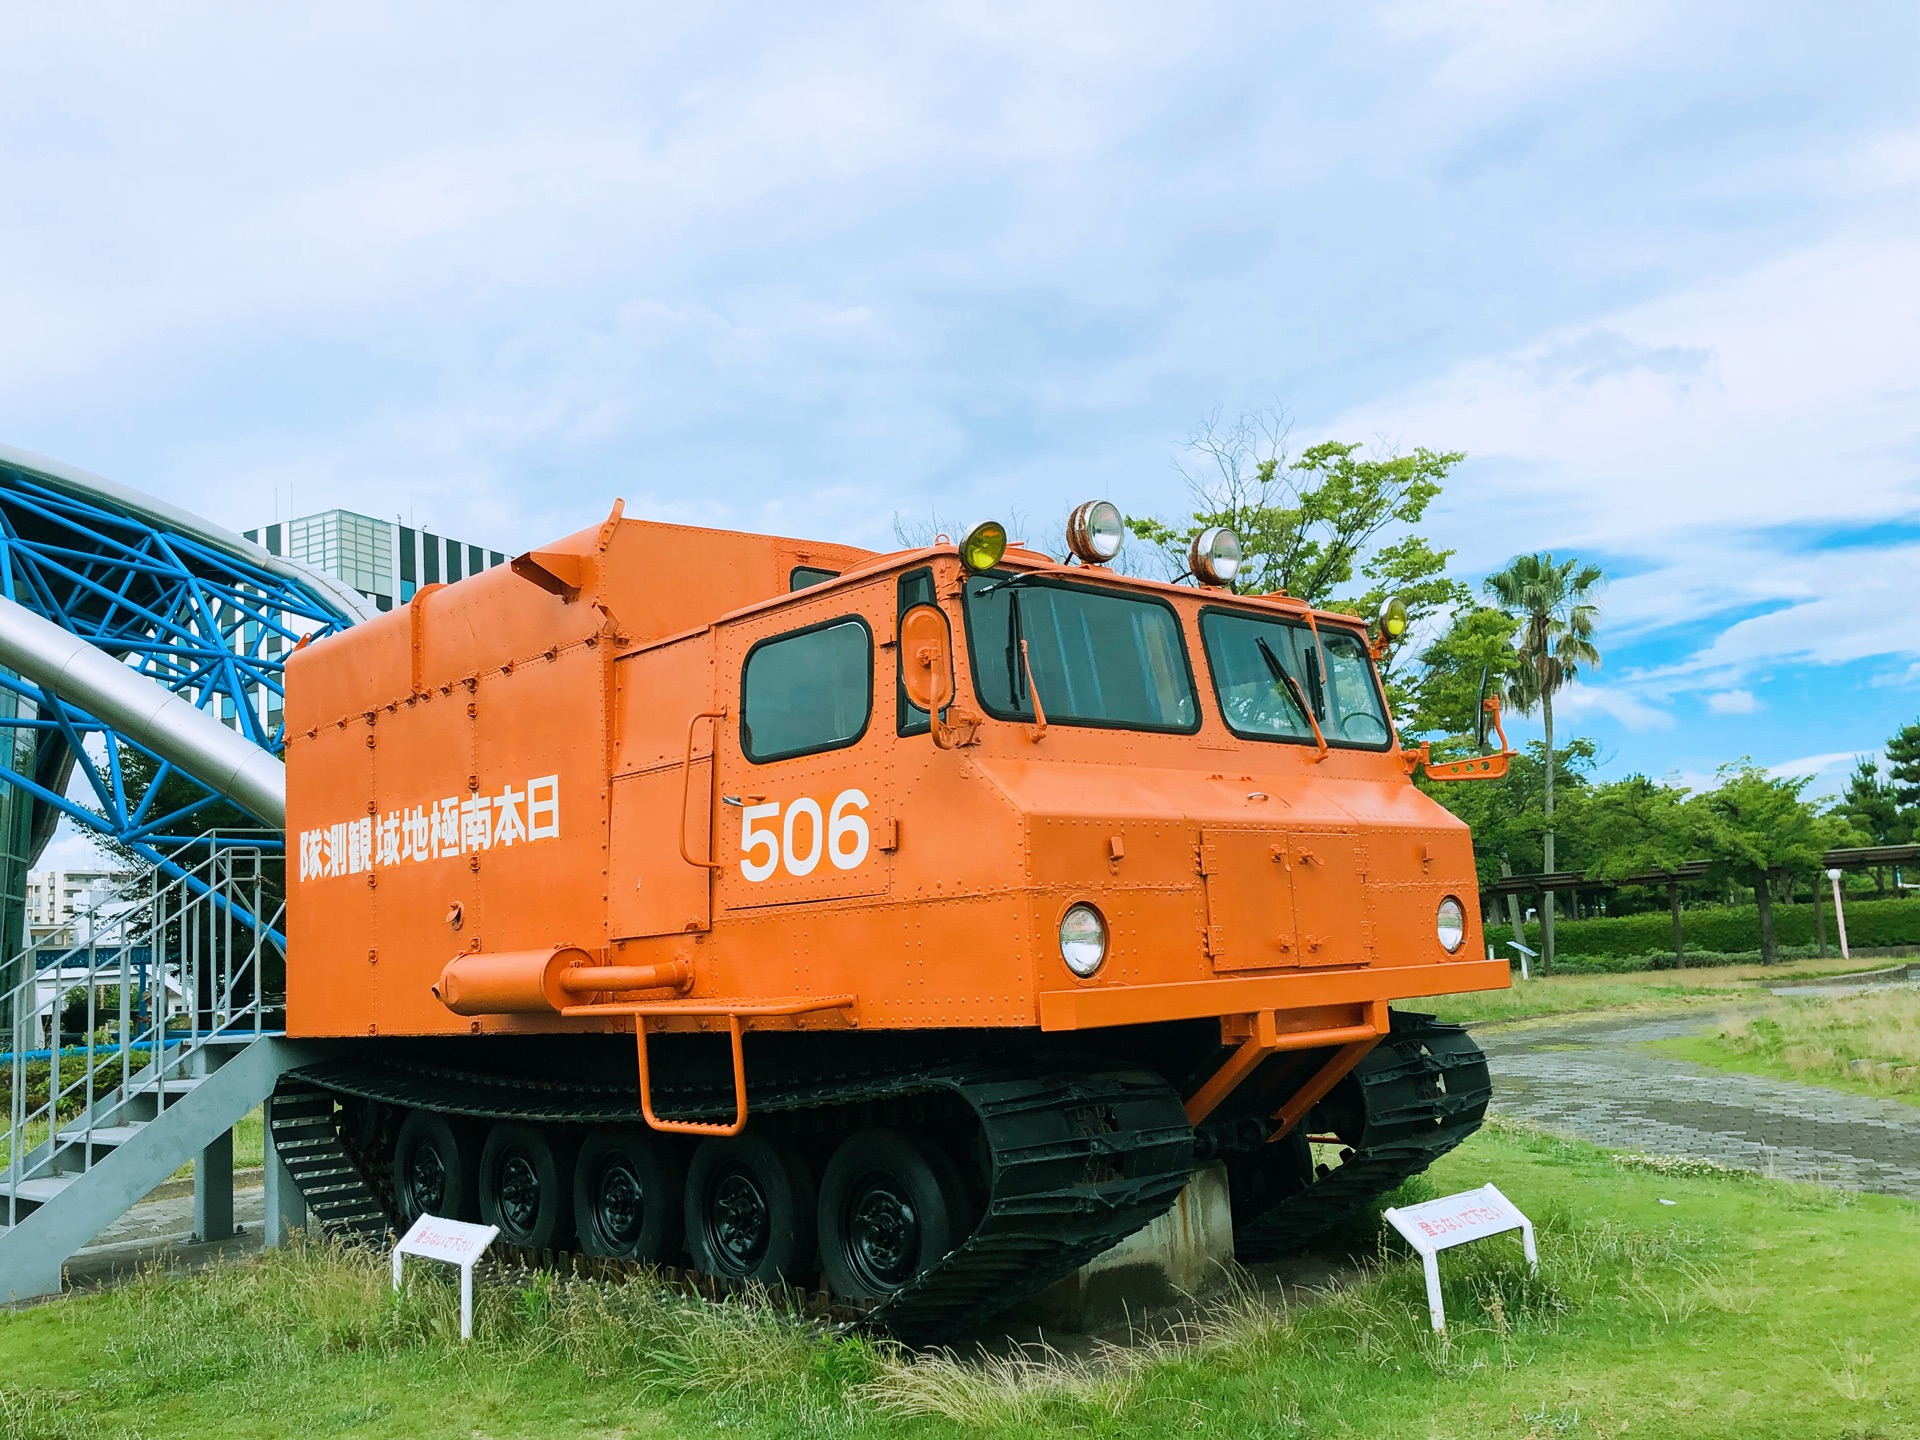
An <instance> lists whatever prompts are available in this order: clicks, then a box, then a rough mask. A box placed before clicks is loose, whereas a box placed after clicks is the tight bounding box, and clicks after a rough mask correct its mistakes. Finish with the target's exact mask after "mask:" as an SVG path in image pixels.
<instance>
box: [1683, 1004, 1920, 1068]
mask: <svg viewBox="0 0 1920 1440" xmlns="http://www.w3.org/2000/svg"><path fill="white" fill-rule="evenodd" d="M1716 1038H1717V1039H1718V1040H1719V1041H1720V1042H1721V1043H1722V1044H1724V1045H1726V1046H1727V1047H1728V1048H1729V1049H1731V1050H1733V1051H1734V1052H1736V1053H1737V1054H1740V1055H1743V1056H1746V1057H1749V1058H1752V1059H1756V1060H1761V1061H1766V1062H1769V1063H1771V1064H1775V1065H1779V1066H1784V1067H1785V1068H1786V1069H1788V1070H1790V1071H1792V1072H1793V1073H1794V1074H1797V1075H1805V1076H1807V1077H1809V1078H1812V1079H1819V1080H1840V1081H1845V1082H1847V1083H1848V1084H1850V1085H1861V1086H1866V1087H1869V1088H1872V1089H1877V1090H1884V1091H1887V1092H1888V1093H1890V1094H1896V1095H1920V987H1904V986H1903V987H1893V986H1889V987H1887V988H1884V989H1874V990H1868V991H1864V992H1862V993H1861V994H1858V995H1834V996H1826V995H1820V996H1809V997H1806V998H1804V999H1800V998H1796V999H1788V1000H1776V1001H1774V1002H1773V1004H1771V1005H1769V1006H1768V1007H1767V1008H1766V1009H1765V1010H1764V1011H1762V1012H1760V1013H1758V1014H1754V1015H1743V1016H1737V1017H1735V1018H1733V1019H1730V1020H1729V1021H1727V1023H1726V1024H1724V1025H1723V1026H1721V1027H1720V1029H1719V1031H1718V1034H1717V1036H1716Z"/></svg>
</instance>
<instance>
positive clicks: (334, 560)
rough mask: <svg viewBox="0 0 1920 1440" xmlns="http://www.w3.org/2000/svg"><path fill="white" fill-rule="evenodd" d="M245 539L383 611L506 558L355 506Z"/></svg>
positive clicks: (304, 518) (268, 527) (261, 530)
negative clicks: (330, 580) (317, 573)
mask: <svg viewBox="0 0 1920 1440" xmlns="http://www.w3.org/2000/svg"><path fill="white" fill-rule="evenodd" d="M247 539H249V540H251V541H253V543H254V544H256V545H259V546H262V547H264V548H265V549H266V550H267V552H268V553H269V554H273V555H285V556H286V557H287V558H288V559H290V560H298V561H301V562H302V563H303V564H307V565H311V566H313V568H314V569H316V570H324V571H326V572H327V574H329V575H331V576H333V577H334V578H335V579H337V580H341V581H344V582H345V583H346V584H348V585H351V586H353V588H354V589H356V590H358V591H359V592H360V593H361V594H362V595H365V596H366V597H367V598H368V599H369V600H371V601H373V603H374V604H376V605H378V606H379V607H380V608H381V609H382V610H391V609H392V608H393V607H394V606H395V605H396V604H398V605H404V604H406V603H407V602H408V601H409V600H411V599H413V596H414V592H415V591H416V590H418V589H419V588H420V587H421V586H422V585H433V584H451V583H452V582H453V581H455V580H464V579H465V578H466V577H467V576H469V575H475V574H478V573H479V572H480V571H482V570H490V569H492V568H493V567H494V566H495V565H504V564H506V562H507V558H508V557H507V556H505V555H503V554H501V553H500V552H499V551H498V550H488V549H486V548H485V547H484V546H480V545H469V544H467V543H466V542H465V541H461V540H449V539H448V538H447V537H446V536H444V535H435V534H434V533H433V532H432V531H430V530H417V529H415V528H413V527H412V526H410V525H402V524H400V523H399V522H397V521H394V520H376V519H374V518H373V517H372V516H371V515H356V514H355V513H354V512H353V511H351V510H323V511H321V512H320V513H319V514H318V515H303V516H301V517H300V518H299V519H298V520H286V521H282V522H280V523H279V524H276V525H263V526H261V527H260V528H259V529H257V530H249V531H247Z"/></svg>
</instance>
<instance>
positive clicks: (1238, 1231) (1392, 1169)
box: [1233, 1010, 1493, 1263]
mask: <svg viewBox="0 0 1920 1440" xmlns="http://www.w3.org/2000/svg"><path fill="white" fill-rule="evenodd" d="M1353 1073H1354V1078H1355V1079H1356V1080H1357V1081H1358V1082H1359V1084H1360V1090H1361V1095H1362V1097H1363V1099H1364V1101H1365V1104H1366V1124H1365V1127H1364V1130H1363V1132H1362V1138H1361V1143H1360V1144H1359V1145H1358V1146H1357V1147H1355V1148H1354V1150H1353V1151H1352V1153H1351V1154H1349V1155H1348V1156H1347V1158H1346V1159H1345V1160H1344V1161H1342V1162H1341V1163H1340V1164H1339V1165H1338V1166H1336V1167H1335V1168H1334V1169H1332V1170H1330V1171H1328V1172H1327V1174H1325V1175H1324V1176H1322V1177H1320V1178H1319V1179H1317V1180H1315V1181H1313V1182H1312V1183H1311V1184H1309V1185H1308V1186H1307V1187H1306V1188H1305V1189H1304V1190H1301V1191H1298V1192H1296V1193H1295V1194H1293V1195H1290V1196H1288V1197H1286V1198H1285V1199H1283V1200H1281V1201H1280V1202H1279V1203H1278V1204H1277V1205H1274V1206H1272V1207H1270V1208H1269V1209H1267V1210H1265V1211H1263V1212H1262V1213H1261V1214H1260V1215H1259V1216H1258V1217H1256V1218H1255V1219H1254V1220H1253V1221H1251V1222H1250V1223H1246V1224H1242V1225H1239V1226H1236V1227H1235V1229H1234V1233H1233V1245H1234V1252H1235V1254H1236V1255H1237V1256H1238V1258H1239V1259H1241V1260H1242V1261H1247V1262H1256V1263H1257V1262H1259V1261H1262V1260H1271V1259H1273V1258H1275V1257H1276V1256H1279V1255H1283V1254H1285V1253H1287V1252H1288V1251H1291V1250H1297V1249H1299V1248H1300V1247H1301V1246H1303V1245H1305V1244H1307V1243H1308V1242H1309V1241H1311V1240H1313V1239H1314V1238H1315V1237H1316V1236H1319V1235H1321V1234H1324V1233H1325V1232H1326V1230H1327V1229H1328V1228H1329V1227H1330V1226H1332V1225H1334V1224H1335V1223H1336V1222H1338V1221H1339V1220H1340V1219H1342V1218H1343V1217H1345V1216H1347V1215H1350V1214H1352V1213H1353V1212H1355V1211H1356V1210H1360V1209H1362V1208H1363V1207H1365V1206H1367V1205H1369V1204H1371V1203H1372V1202H1374V1201H1375V1200H1378V1199H1379V1198H1380V1197H1381V1196H1383V1195H1386V1194H1388V1193H1389V1192H1391V1191H1392V1190H1393V1188H1394V1187H1395V1186H1397V1185H1398V1184H1400V1182H1401V1181H1403V1180H1405V1179H1407V1178H1408V1177H1409V1176H1413V1175H1417V1174H1419V1173H1420V1172H1421V1171H1422V1170H1425V1169H1426V1168H1427V1167H1428V1166H1429V1165H1431V1164H1433V1162H1434V1161H1436V1160H1438V1159H1439V1158H1440V1157H1441V1156H1442V1155H1444V1154H1446V1153H1447V1152H1448V1151H1449V1150H1451V1149H1453V1148H1454V1146H1456V1145H1458V1144H1459V1143H1460V1142H1461V1141H1463V1140H1465V1139H1466V1138H1467V1137H1468V1136H1469V1135H1471V1134H1473V1132H1474V1131H1476V1130H1478V1129H1479V1128H1480V1125H1481V1122H1482V1121H1483V1120H1484V1119H1485V1118H1486V1113H1487V1102H1488V1101H1489V1100H1491V1099H1492V1098H1493V1082H1492V1080H1491V1078H1490V1077H1489V1075H1488V1073H1487V1057H1486V1056H1485V1054H1483V1053H1482V1051H1481V1049H1480V1047H1479V1046H1478V1045H1476V1044H1475V1043H1474V1042H1473V1040H1472V1038H1471V1037H1470V1036H1469V1035H1468V1034H1467V1032H1466V1030H1465V1029H1464V1028H1463V1027H1462V1026H1459V1025H1449V1024H1447V1023H1445V1022H1444V1021H1440V1020H1436V1019H1434V1018H1433V1016H1431V1015H1419V1014H1415V1013H1412V1012H1410V1011H1401V1010H1396V1011H1394V1012H1393V1028H1392V1031H1391V1033H1390V1034H1389V1035H1388V1037H1387V1038H1386V1039H1385V1040H1383V1041H1382V1042H1381V1043H1380V1044H1379V1045H1377V1046H1375V1047H1374V1049H1373V1051H1372V1052H1371V1053H1370V1054H1369V1055H1368V1056H1367V1058H1366V1059H1365V1060H1362V1061H1361V1062H1360V1064H1359V1065H1358V1066H1356V1067H1355V1069H1354V1072H1353Z"/></svg>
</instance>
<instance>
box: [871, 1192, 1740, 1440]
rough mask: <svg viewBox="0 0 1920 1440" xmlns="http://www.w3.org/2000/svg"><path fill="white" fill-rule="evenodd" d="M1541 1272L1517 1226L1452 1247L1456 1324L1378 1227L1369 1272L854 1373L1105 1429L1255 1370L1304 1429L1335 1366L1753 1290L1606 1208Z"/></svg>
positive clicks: (973, 1423) (1380, 1365)
mask: <svg viewBox="0 0 1920 1440" xmlns="http://www.w3.org/2000/svg"><path fill="white" fill-rule="evenodd" d="M1537 1240H1538V1245H1539V1251H1540V1268H1539V1270H1538V1272H1537V1273H1536V1272H1534V1271H1532V1270H1530V1269H1529V1268H1528V1266H1527V1264H1526V1262H1525V1260H1524V1258H1523V1257H1522V1254H1521V1250H1520V1246H1519V1244H1518V1241H1517V1240H1515V1241H1514V1243H1512V1244H1511V1245H1503V1244H1501V1243H1500V1242H1498V1241H1496V1242H1494V1243H1492V1244H1489V1245H1484V1246H1477V1247H1474V1248H1473V1249H1472V1250H1468V1251H1458V1252H1454V1253H1453V1254H1451V1255H1449V1256H1448V1257H1447V1259H1446V1260H1445V1261H1444V1262H1443V1266H1442V1271H1443V1277H1444V1279H1443V1288H1444V1293H1445V1297H1446V1306H1447V1317H1448V1328H1447V1330H1446V1331H1445V1332H1444V1333H1441V1334H1435V1333H1434V1331H1433V1330H1432V1329H1431V1328H1430V1326H1429V1324H1428V1320H1427V1302H1426V1282H1425V1278H1424V1276H1423V1274H1422V1271H1421V1268H1420V1265H1419V1262H1418V1261H1417V1260H1415V1259H1412V1258H1409V1257H1408V1256H1407V1255H1406V1254H1405V1252H1404V1249H1402V1248H1400V1247H1398V1246H1397V1244H1395V1243H1391V1242H1383V1243H1382V1246H1381V1249H1380V1251H1379V1254H1378V1256H1377V1258H1376V1259H1375V1261H1374V1262H1373V1263H1372V1264H1371V1265H1369V1266H1368V1267H1367V1269H1366V1271H1365V1272H1364V1274H1363V1275H1362V1277H1361V1278H1360V1279H1358V1280H1357V1281H1354V1282H1352V1283H1345V1284H1336V1285H1334V1286H1331V1287H1328V1288H1326V1289H1321V1290H1314V1291H1311V1292H1308V1293H1307V1294H1305V1295H1304V1296H1303V1297H1300V1298H1298V1299H1296V1300H1293V1301H1289V1300H1287V1299H1285V1298H1283V1297H1280V1296H1275V1295H1268V1294H1265V1293H1263V1292H1262V1291H1261V1289H1260V1288H1259V1287H1258V1286H1257V1285H1256V1284H1255V1283H1254V1282H1253V1281H1252V1280H1251V1279H1250V1278H1249V1277H1248V1276H1246V1275H1244V1274H1243V1275H1240V1276H1238V1277H1237V1278H1236V1280H1235V1283H1234V1284H1232V1285H1231V1286H1229V1287H1228V1289H1227V1290H1226V1292H1225V1293H1224V1294H1223V1295H1222V1296H1220V1297H1219V1298H1216V1299H1214V1300H1212V1301H1210V1302H1207V1303H1205V1304H1202V1305H1200V1306H1198V1307H1196V1308H1195V1309H1194V1310H1193V1311H1192V1312H1191V1314H1190V1315H1189V1316H1188V1317H1187V1318H1185V1319H1182V1320H1179V1321H1176V1322H1174V1323H1172V1324H1170V1325H1168V1326H1166V1327H1164V1328H1162V1329H1160V1330H1157V1331H1146V1330H1141V1331H1136V1332H1135V1333H1134V1334H1132V1335H1130V1336H1128V1337H1127V1339H1126V1341H1125V1342H1124V1343H1102V1344H1099V1345H1096V1346H1095V1348H1093V1349H1092V1350H1091V1351H1089V1352H1087V1353H1085V1354H1079V1355H1073V1356H1068V1355H1063V1354H1061V1353H1060V1352H1059V1351H1057V1350H1054V1349H1051V1348H1049V1347H1046V1346H1029V1347H1026V1348H1024V1349H1021V1350H1018V1351H1015V1352H1012V1353H1003V1354H990V1353H984V1352H983V1353H980V1354H977V1355H974V1356H971V1357H968V1356H963V1355H961V1354H959V1353H957V1352H954V1351H951V1350H939V1351H933V1352H929V1353H925V1354H912V1353H909V1352H907V1351H903V1350H899V1349H892V1348H887V1349H881V1350H878V1351H876V1353H875V1358H874V1366H875V1369H874V1373H873V1375H872V1376H871V1378H869V1379H867V1380H866V1381H864V1382H862V1383H860V1384H858V1385H857V1386H856V1387H855V1388H856V1391H857V1393H858V1394H859V1395H860V1396H861V1398H862V1399H864V1400H865V1401H866V1402H867V1403H869V1404H872V1405H873V1406H875V1407H877V1408H879V1409H880V1410H882V1411H885V1412H888V1413H891V1414H893V1415H896V1416H901V1417H910V1416H939V1417H942V1418H944V1419H947V1420H950V1421H954V1422H956V1423H958V1424H961V1425H964V1426H968V1427H970V1428H977V1429H981V1430H984V1431H987V1432H989V1433H994V1434H1017V1433H1022V1432H1025V1431H1031V1430H1041V1429H1047V1428H1049V1427H1058V1428H1061V1429H1074V1428H1082V1427H1084V1428H1089V1429H1094V1430H1096V1431H1097V1430H1098V1429H1099V1428H1101V1422H1102V1421H1103V1420H1107V1421H1110V1420H1111V1419H1113V1418H1114V1417H1117V1416H1119V1415H1121V1414H1123V1413H1133V1414H1135V1415H1136V1416H1137V1415H1138V1414H1139V1412H1140V1410H1141V1408H1142V1407H1146V1406H1154V1405H1159V1406H1163V1407H1167V1408H1168V1410H1169V1413H1170V1414H1171V1413H1173V1412H1176V1411H1177V1409H1178V1406H1179V1404H1180V1403H1182V1402H1181V1396H1182V1394H1183V1393H1184V1392H1185V1391H1186V1390H1187V1389H1188V1387H1189V1382H1191V1381H1192V1380H1194V1379H1195V1378H1196V1377H1198V1376H1201V1375H1215V1376H1217V1375H1219V1374H1221V1373H1223V1372H1224V1373H1227V1374H1229V1375H1232V1374H1241V1375H1244V1374H1247V1373H1250V1372H1254V1371H1258V1372H1260V1374H1261V1375H1262V1376H1263V1377H1264V1378H1265V1379H1266V1380H1267V1382H1268V1383H1270V1384H1271V1383H1272V1382H1273V1381H1274V1380H1275V1379H1276V1378H1279V1379H1281V1380H1282V1381H1283V1383H1282V1384H1280V1385H1279V1386H1277V1387H1276V1388H1280V1389H1291V1392H1292V1393H1293V1395H1294V1396H1295V1397H1296V1399H1295V1403H1294V1406H1293V1408H1292V1410H1291V1412H1290V1413H1291V1416H1292V1421H1291V1423H1292V1424H1293V1425H1294V1426H1295V1427H1296V1428H1298V1429H1300V1430H1301V1431H1302V1433H1304V1430H1305V1426H1304V1422H1302V1421H1301V1419H1300V1412H1299V1406H1298V1399H1299V1397H1302V1396H1306V1395H1310V1394H1311V1393H1313V1392H1314V1389H1315V1387H1319V1386H1324V1385H1325V1384H1326V1383H1327V1381H1328V1378H1329V1376H1330V1375H1332V1374H1334V1373H1335V1372H1336V1371H1337V1370H1338V1369H1339V1368H1341V1367H1347V1366H1358V1367H1361V1368H1362V1369H1372V1370H1378V1369H1386V1370H1389V1371H1399V1370H1422V1371H1426V1372H1429V1373H1432V1374H1434V1375H1436V1376H1440V1377H1458V1376H1461V1375H1466V1374H1470V1373H1472V1372H1473V1371H1475V1370H1477V1369H1479V1368H1481V1367H1484V1366H1487V1365H1489V1364H1493V1365H1498V1366H1501V1367H1503V1368H1511V1367H1512V1366H1513V1365H1514V1364H1516V1363H1518V1360H1517V1358H1516V1352H1515V1350H1514V1348H1513V1347H1514V1346H1515V1344H1516V1343H1519V1342H1522V1341H1524V1340H1525V1339H1526V1338H1528V1337H1533V1336H1541V1335H1546V1334H1551V1333H1553V1332H1555V1331H1557V1330H1559V1329H1560V1328H1561V1327H1562V1325H1563V1324H1564V1323H1565V1322H1566V1320H1567V1318H1568V1317H1569V1316H1571V1315H1573V1314H1575V1313H1576V1312H1579V1311H1581V1310H1585V1309H1588V1308H1590V1307H1593V1306H1595V1305H1598V1304H1601V1303H1602V1302H1611V1301H1614V1300H1616V1299H1623V1298H1624V1299H1626V1300H1628V1301H1630V1302H1631V1303H1633V1304H1634V1305H1635V1307H1636V1308H1643V1307H1644V1306H1645V1305H1646V1304H1647V1303H1648V1301H1647V1297H1649V1296H1651V1297H1653V1298H1654V1301H1655V1302H1656V1305H1655V1308H1656V1312H1657V1313H1663V1314H1664V1315H1666V1316H1667V1317H1669V1318H1682V1317H1685V1316H1688V1315H1691V1314H1693V1313H1696V1312H1697V1310H1698V1309H1699V1307H1700V1306H1702V1305H1711V1306H1713V1307H1714V1308H1723V1307H1726V1306H1738V1305H1740V1304H1742V1303H1746V1302H1745V1301H1744V1299H1743V1295H1742V1291H1741V1288H1740V1287H1738V1286H1737V1285H1729V1284H1728V1283H1727V1282H1726V1281H1725V1280H1724V1279H1723V1277H1721V1275H1720V1274H1719V1272H1718V1271H1717V1270H1716V1269H1714V1268H1713V1267H1711V1266H1709V1265H1705V1264H1702V1263H1701V1262H1699V1261H1698V1260H1695V1259H1690V1258H1689V1255H1690V1253H1691V1252H1692V1251H1693V1250H1694V1249H1695V1248H1696V1247H1697V1245H1698V1239H1697V1237H1694V1236H1690V1235H1688V1234H1686V1233H1684V1232H1682V1231H1679V1230H1666V1231H1662V1232H1659V1233H1655V1234H1646V1233H1641V1232H1637V1231H1633V1230H1629V1229H1624V1228H1622V1227H1619V1226H1617V1225H1614V1224H1611V1223H1608V1222H1591V1223H1582V1224H1573V1223H1571V1222H1569V1221H1568V1220H1567V1219H1565V1218H1564V1217H1563V1216H1558V1215H1554V1216H1549V1217H1548V1218H1546V1219H1545V1220H1544V1221H1543V1222H1542V1223H1541V1224H1540V1225H1539V1226H1538V1227H1537Z"/></svg>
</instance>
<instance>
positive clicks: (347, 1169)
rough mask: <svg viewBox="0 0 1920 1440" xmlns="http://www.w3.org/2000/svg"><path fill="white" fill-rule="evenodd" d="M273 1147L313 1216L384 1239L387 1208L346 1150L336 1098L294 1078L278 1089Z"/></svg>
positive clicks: (335, 1228)
mask: <svg viewBox="0 0 1920 1440" xmlns="http://www.w3.org/2000/svg"><path fill="white" fill-rule="evenodd" d="M271 1113H272V1116H273V1121H272V1124H273V1148H274V1149H275V1150H276V1151H278V1152H279V1155H280V1159H281V1160H282V1161H283V1162H284V1163H285V1164H286V1167H287V1171H288V1173H289V1174H291V1175H292V1176H293V1183H294V1184H296V1185H298V1186H299V1187H300V1194H301V1197H302V1198H303V1199H304V1200H305V1201H306V1202H307V1209H309V1210H311V1211H312V1212H313V1214H314V1218H315V1219H317V1220H319V1222H320V1223H321V1224H322V1225H323V1226H325V1227H326V1228H327V1230H328V1231H329V1232H330V1233H332V1234H336V1235H348V1236H353V1237H356V1238H361V1239H368V1240H379V1239H381V1238H383V1237H384V1236H385V1235H386V1233H387V1228H388V1226H387V1208H386V1206H385V1204H383V1203H382V1201H381V1198H380V1197H379V1196H378V1195H376V1194H375V1193H374V1190H373V1187H372V1186H371V1185H369V1184H368V1183H367V1177H366V1175H365V1174H363V1173H362V1171H361V1168H360V1166H359V1165H358V1164H357V1163H356V1162H355V1161H354V1159H353V1157H352V1156H350V1155H349V1154H348V1153H347V1147H346V1145H345V1144H344V1143H343V1142H342V1141H341V1139H340V1131H339V1127H338V1126H337V1125H336V1124H335V1123H334V1118H333V1096H331V1095H329V1094H328V1093H327V1092H326V1091H325V1090H322V1089H320V1088H319V1087H318V1086H315V1085H309V1084H306V1083H305V1082H303V1081H301V1080H300V1079H298V1078H297V1077H295V1076H283V1077H282V1078H281V1081H280V1083H279V1085H278V1086H277V1087H276V1088H275V1090H274V1092H273V1106H272V1111H271Z"/></svg>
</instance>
